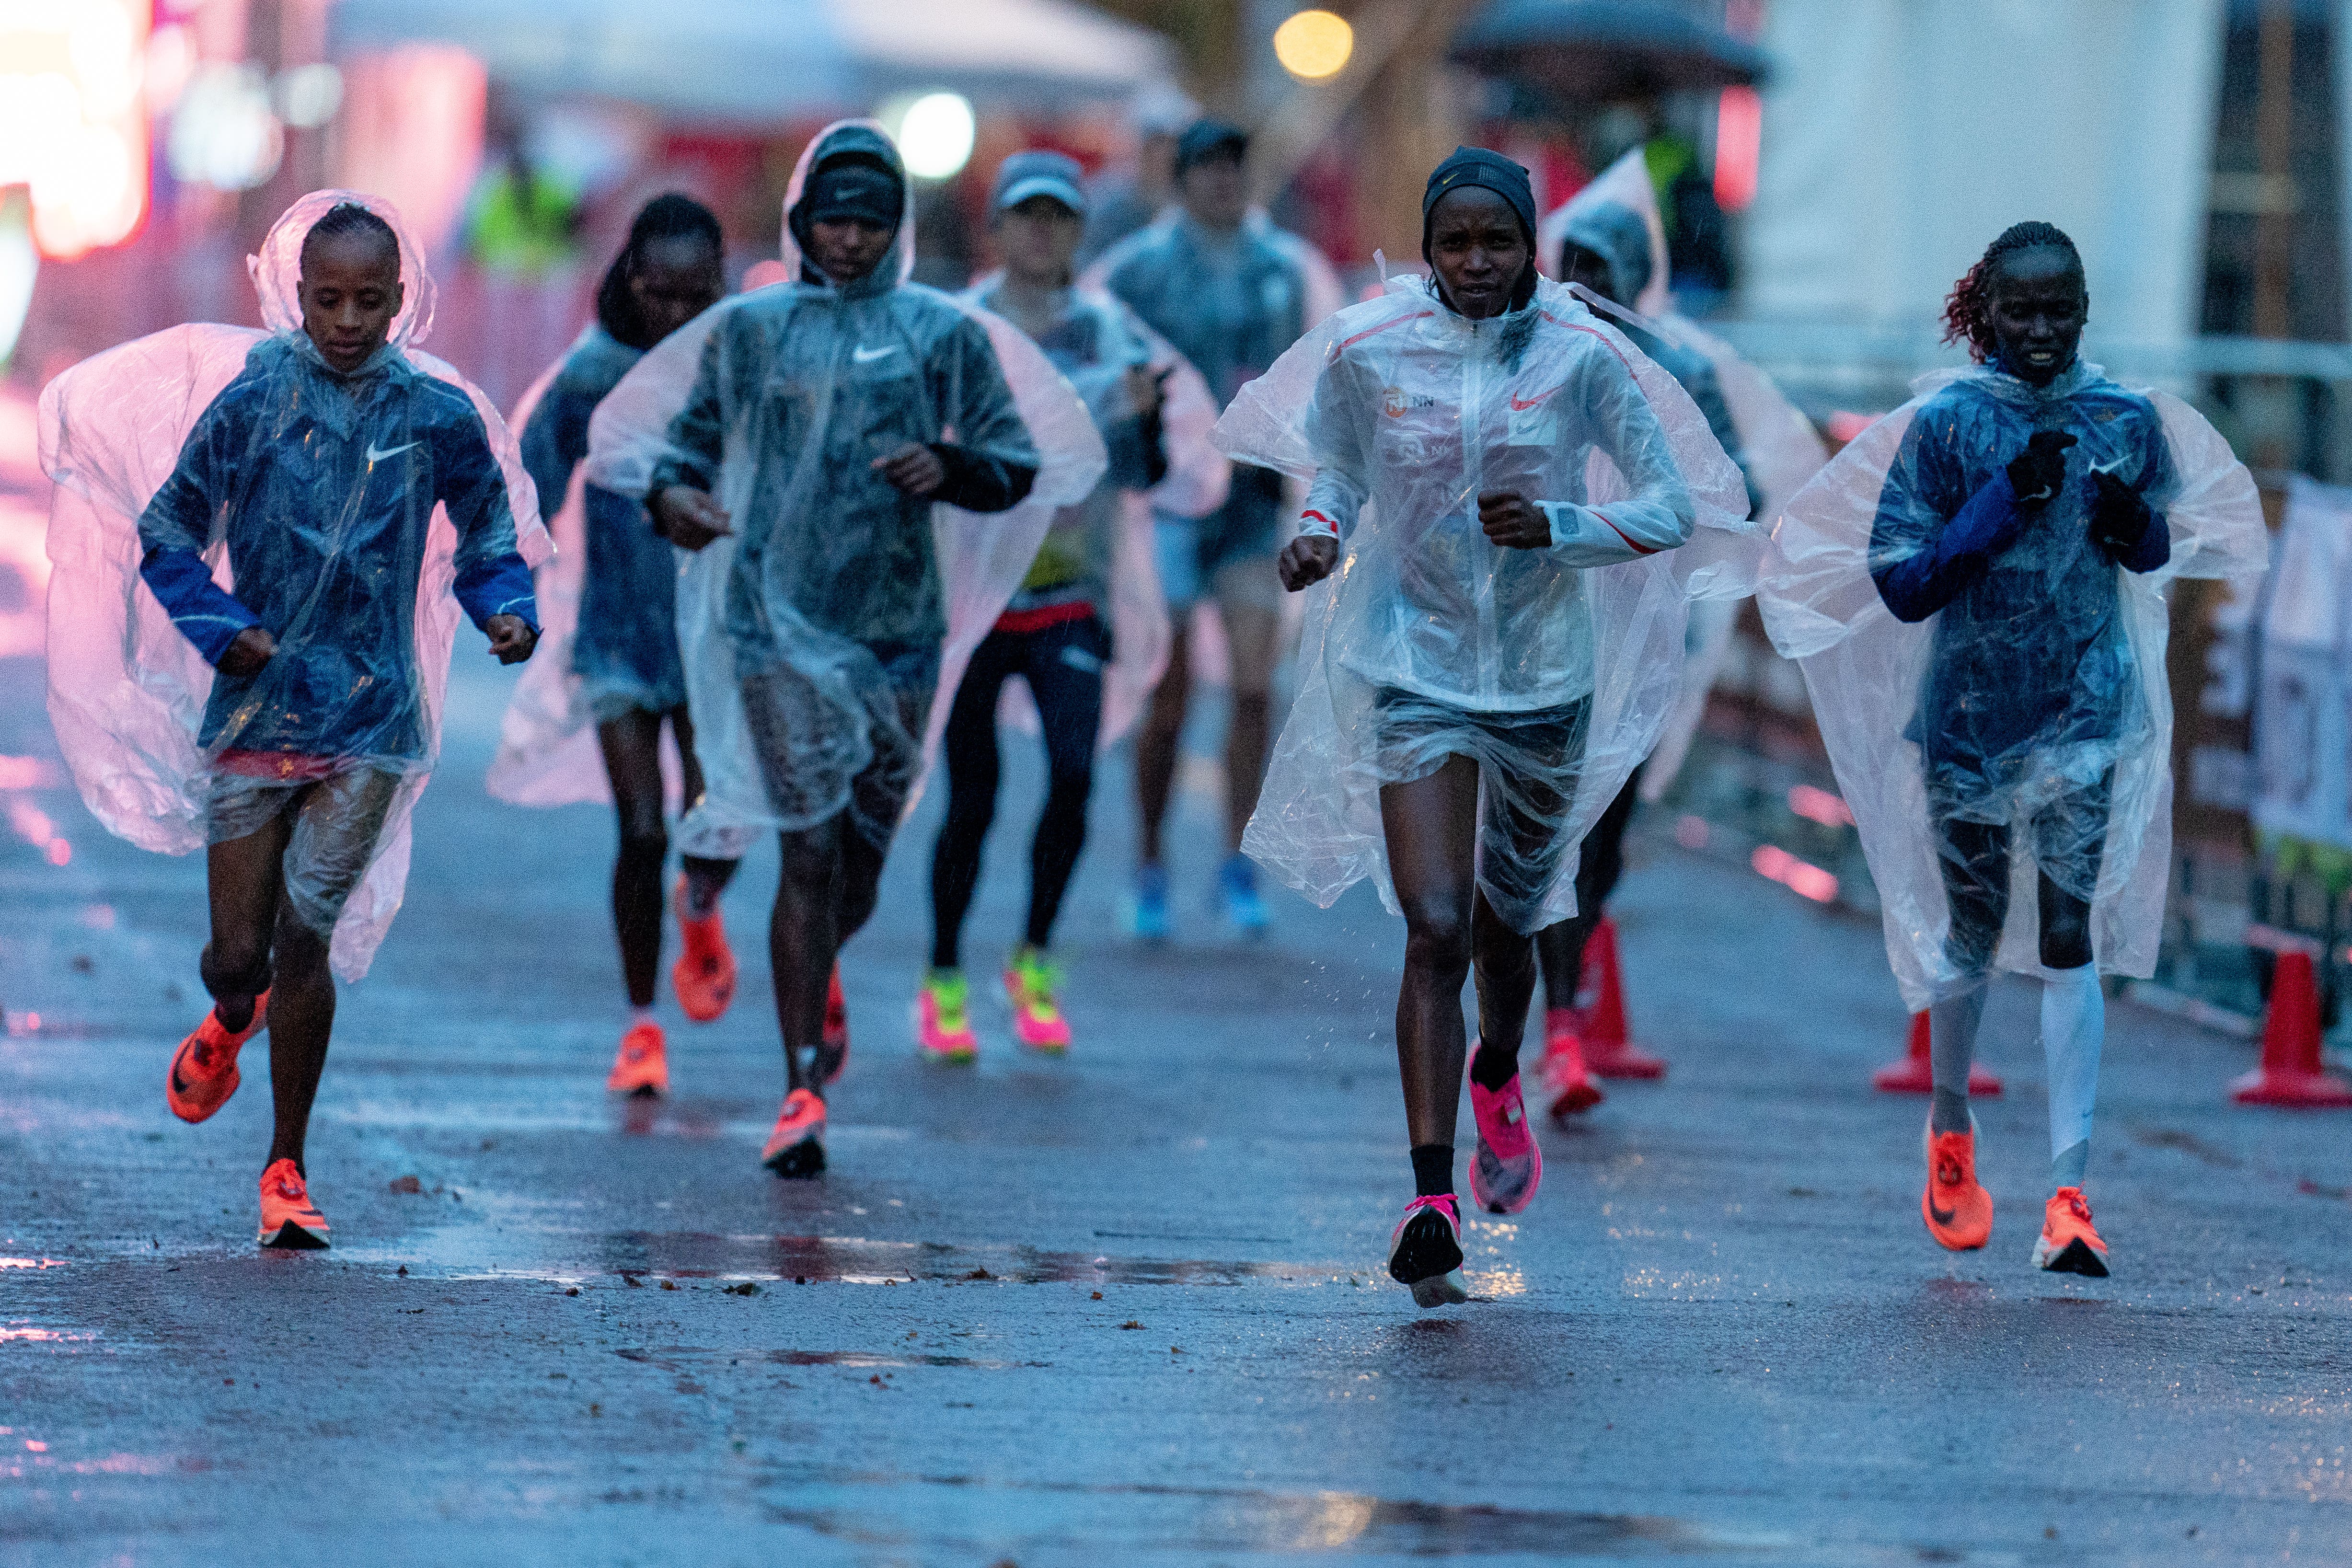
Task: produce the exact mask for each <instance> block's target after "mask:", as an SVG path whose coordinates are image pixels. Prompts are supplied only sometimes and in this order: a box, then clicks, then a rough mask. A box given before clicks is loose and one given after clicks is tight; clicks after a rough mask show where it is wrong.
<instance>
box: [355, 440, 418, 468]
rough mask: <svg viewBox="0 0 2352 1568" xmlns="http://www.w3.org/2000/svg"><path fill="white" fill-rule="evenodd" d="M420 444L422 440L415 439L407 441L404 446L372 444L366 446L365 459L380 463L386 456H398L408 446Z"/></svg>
mask: <svg viewBox="0 0 2352 1568" xmlns="http://www.w3.org/2000/svg"><path fill="white" fill-rule="evenodd" d="M421 445H423V443H422V442H417V441H411V442H408V443H407V444H406V445H404V446H399V447H375V446H373V445H371V446H370V447H368V451H367V460H368V461H369V462H371V463H381V462H383V460H384V459H385V458H397V457H398V456H400V454H402V453H403V452H405V451H407V450H408V448H409V447H415V446H421Z"/></svg>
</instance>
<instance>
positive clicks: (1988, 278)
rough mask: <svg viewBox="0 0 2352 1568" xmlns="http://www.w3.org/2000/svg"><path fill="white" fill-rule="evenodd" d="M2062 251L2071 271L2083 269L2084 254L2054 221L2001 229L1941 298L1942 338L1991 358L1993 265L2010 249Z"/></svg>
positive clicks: (1981, 360) (1981, 359)
mask: <svg viewBox="0 0 2352 1568" xmlns="http://www.w3.org/2000/svg"><path fill="white" fill-rule="evenodd" d="M2043 247H2048V248H2050V249H2053V250H2063V251H2064V252H2065V253H2066V254H2067V255H2068V256H2071V257H2073V258H2074V270H2075V271H2076V272H2077V273H2080V272H2081V271H2082V270H2083V253H2082V252H2081V251H2079V250H2077V249H2075V248H2074V241H2073V240H2071V239H2069V238H2067V237H2066V231H2065V230H2064V229H2062V228H2060V227H2059V226H2057V225H2056V224H2050V223H2041V222H2028V223H2013V224H2011V225H2010V226H2008V227H2007V228H2005V229H2003V230H2001V231H2000V238H1998V239H1996V240H1994V241H1993V242H1992V243H1991V244H1990V245H1989V246H1987V247H1985V253H1984V255H1983V256H1981V257H1979V258H1978V259H1977V264H1976V265H1975V266H1974V267H1971V268H1969V269H1968V271H1967V272H1966V273H1965V274H1963V275H1962V276H1961V278H1960V280H1959V281H1958V283H1955V284H1953V285H1952V293H1951V298H1949V299H1948V300H1945V301H1944V341H1945V342H1948V343H1957V342H1966V343H1967V344H1968V345H1969V358H1970V359H1972V360H1974V361H1976V363H1979V364H1982V363H1985V361H1987V360H1989V359H1990V358H1992V356H1993V353H1994V351H1995V350H1996V348H1997V347H1998V344H1997V343H1996V342H1994V339H1993V331H1992V274H1993V265H1994V263H1995V262H1997V261H1999V260H2000V258H2002V257H2004V256H2007V255H2009V254H2010V253H2011V252H2012V251H2018V250H2040V249H2042V248H2043Z"/></svg>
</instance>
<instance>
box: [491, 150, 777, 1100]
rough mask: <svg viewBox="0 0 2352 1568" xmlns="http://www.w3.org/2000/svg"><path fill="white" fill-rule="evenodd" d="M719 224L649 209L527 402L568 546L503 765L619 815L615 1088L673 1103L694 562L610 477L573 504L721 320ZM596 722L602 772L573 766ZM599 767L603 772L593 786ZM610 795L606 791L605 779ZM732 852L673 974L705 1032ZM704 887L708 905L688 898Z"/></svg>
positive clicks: (537, 791)
mask: <svg viewBox="0 0 2352 1568" xmlns="http://www.w3.org/2000/svg"><path fill="white" fill-rule="evenodd" d="M722 247H723V239H722V237H721V235H720V233H719V220H718V219H717V218H716V217H714V216H711V213H710V210H709V208H707V207H705V206H704V205H702V204H701V203H699V202H698V201H695V200H693V199H692V198H691V197H688V196H683V195H676V194H671V195H661V196H656V197H655V198H654V199H653V200H652V201H650V202H648V203H646V205H645V207H644V209H643V210H642V211H640V212H639V213H638V214H637V216H636V219H635V222H634V223H632V224H631V225H630V226H629V239H628V243H627V244H626V245H625V246H624V247H622V249H621V253H620V255H618V256H617V257H615V258H614V259H613V265H612V267H611V268H609V269H608V270H607V271H606V272H605V274H604V282H603V284H602V285H601V286H599V288H598V289H597V290H596V321H595V324H594V325H593V326H591V327H590V328H589V329H588V330H587V331H585V332H583V333H582V334H581V336H580V341H579V342H576V343H574V344H573V345H572V350H571V352H570V353H567V354H565V355H564V357H563V359H562V361H561V362H560V363H558V364H557V365H556V366H555V368H554V369H553V370H552V371H551V372H550V374H549V375H548V376H546V377H544V378H542V381H541V385H540V386H539V387H537V388H534V389H533V392H532V393H531V394H530V395H526V397H525V399H524V404H525V405H526V406H525V408H524V409H522V410H519V411H518V412H519V413H520V414H521V416H522V419H523V424H522V454H523V460H524V462H525V463H527V464H528V465H529V466H530V477H531V479H532V480H533V482H534V483H535V484H536V485H537V486H538V488H539V493H540V494H541V496H542V497H545V498H546V501H545V504H546V505H547V506H549V507H550V508H560V509H561V510H560V511H559V512H558V514H557V516H556V519H555V521H554V522H553V523H552V525H551V527H552V531H553V532H554V534H555V536H556V538H557V539H558V541H559V542H561V544H562V547H563V548H562V551H561V552H559V554H558V556H557V559H556V560H555V561H554V562H552V563H550V565H549V568H548V572H547V576H548V577H549V578H550V579H560V580H561V581H560V582H558V581H552V580H551V581H548V582H542V583H541V594H540V599H541V610H542V611H543V612H544V614H545V616H546V626H547V636H548V647H547V650H546V654H545V656H544V657H542V658H541V659H540V660H539V662H538V663H537V664H536V665H535V666H533V668H532V669H531V671H530V673H529V674H527V675H526V676H525V678H524V679H523V680H522V681H521V682H520V684H519V685H518V687H517V689H516V691H515V696H514V700H513V702H512V704H511V705H510V707H509V717H508V720H507V722H506V726H505V733H504V735H503V736H502V743H501V745H500V748H499V758H498V760H497V762H495V763H493V764H492V765H491V769H490V776H489V787H490V793H491V794H493V795H498V796H499V797H500V798H501V799H506V800H514V801H518V802H520V803H521V804H524V805H561V804H565V803H568V802H571V801H574V800H580V799H586V798H596V797H600V796H604V795H609V796H610V798H611V800H612V803H613V805H614V811H615V813H616V815H617V816H618V817H619V825H620V852H619V854H618V856H617V857H616V858H615V860H614V866H613V925H614V933H615V935H616V936H617V937H618V938H619V941H620V948H621V975H622V982H623V984H624V985H625V987H626V989H627V993H628V1000H629V1016H628V1020H627V1022H626V1024H625V1026H624V1027H623V1032H622V1035H621V1044H620V1048H619V1050H618V1052H617V1053H616V1054H615V1055H614V1060H613V1070H612V1072H611V1074H610V1075H609V1076H608V1077H607V1078H606V1079H605V1085H604V1086H605V1088H607V1089H611V1090H613V1091H614V1092H615V1093H636V1094H660V1093H664V1092H666V1091H667V1089H668V1088H669V1053H668V1044H667V1039H666V1038H665V1037H664V1036H663V1033H662V1026H661V1025H660V1024H659V1023H658V1022H657V1021H656V1019H655V1017H654V1014H653V1005H654V985H655V980H656V975H657V973H659V970H660V966H661V944H662V871H663V868H664V867H665V865H666V864H667V860H668V857H669V834H668V830H667V823H666V821H665V815H666V814H665V808H664V803H663V780H662V760H661V739H662V727H663V725H664V723H665V722H667V725H668V727H669V731H670V738H671V740H672V741H673V742H674V743H675V744H676V746H677V757H678V762H679V763H680V766H681V771H682V773H683V778H682V781H681V782H682V784H683V785H684V789H683V798H684V799H685V800H687V801H688V802H689V803H690V802H692V801H693V800H694V799H695V798H696V797H697V796H698V795H701V794H702V771H701V769H700V768H699V767H698V766H697V765H696V763H695V760H694V725H693V721H692V720H691V719H690V717H689V716H688V712H687V706H686V672H685V670H684V669H683V668H681V667H680V665H679V662H678V653H677V552H675V551H674V550H672V549H671V548H670V546H669V544H668V542H667V541H665V540H664V539H663V538H662V537H661V536H660V535H659V534H658V533H657V532H656V531H655V530H654V526H653V522H652V520H651V519H649V518H648V517H647V516H646V510H645V508H644V507H643V506H641V505H639V504H638V503H637V502H636V501H634V500H630V499H629V498H627V497H625V496H621V495H615V494H614V492H612V491H611V490H608V489H604V488H602V487H601V486H597V485H583V486H582V487H581V492H580V495H579V498H578V499H577V500H573V499H572V495H571V490H572V473H573V470H574V469H576V468H579V466H580V464H581V463H582V462H583V460H584V459H585V458H587V456H588V419H589V416H590V415H592V414H593V413H594V412H595V408H596V405H597V404H598V403H599V402H601V401H603V399H604V395H605V394H607V393H609V392H611V391H612V390H613V388H614V385H615V384H618V383H619V381H620V379H621V377H622V376H624V375H625V374H628V372H629V370H630V368H631V367H632V366H634V365H635V363H637V361H638V360H639V359H641V358H643V357H644V355H645V353H646V350H647V349H650V348H652V347H653V346H654V345H655V344H656V343H657V342H661V341H662V339H664V338H666V337H667V336H668V335H669V334H670V333H672V332H674V331H677V329H678V328H680V327H682V326H684V325H685V324H686V323H687V322H688V321H692V320H693V319H694V318H695V317H696V316H698V315H700V314H701V313H702V312H703V311H704V310H709V308H710V307H711V306H712V305H714V304H717V303H718V302H719V297H720V296H721V295H722V294H724V293H725V292H726V278H725V275H724V273H723V272H722V270H721V268H720V259H721V254H722ZM592 724H593V729H594V741H595V746H596V750H597V751H598V752H599V753H600V754H601V757H602V761H603V768H602V770H601V776H597V775H587V770H585V769H583V768H580V767H577V766H572V767H569V768H567V767H566V766H565V765H564V763H566V762H567V761H568V760H569V759H568V757H567V755H566V749H567V747H568V745H569V743H570V742H572V741H573V740H574V738H575V737H578V738H579V739H580V740H582V741H584V740H585V739H586V735H585V731H587V730H588V728H589V727H590V726H591V725H592ZM583 775H587V776H583ZM599 786H602V787H599ZM734 868H735V867H734V862H733V861H730V860H719V861H705V860H699V859H698V860H693V861H691V862H689V864H688V877H687V878H684V879H681V880H680V881H679V884H678V889H677V900H678V921H679V924H680V926H681V927H682V928H683V930H684V932H685V937H686V952H684V953H683V954H681V955H680V957H679V958H678V961H677V968H676V969H675V970H674V971H673V973H672V975H671V984H672V986H673V988H674V989H675V990H676V991H677V999H678V1005H679V1006H680V1007H681V1008H683V1009H684V1010H685V1012H686V1016H688V1017H689V1018H691V1019H693V1020H695V1021H696V1022H697V1023H708V1022H709V1021H710V1020H711V1019H714V1018H716V1017H718V1016H719V1015H720V1014H722V1013H724V1012H725V1011H726V1010H727V1004H728V1002H729V1001H730V999H731V998H732V996H733V994H734V989H735V955H734V953H733V952H730V950H729V948H728V946H727V936H726V931H725V929H724V927H723V926H722V924H721V922H720V919H719V907H718V900H717V892H718V889H722V888H724V887H725V886H726V884H727V879H728V878H729V877H730V876H731V875H732V874H733V872H734ZM689 889H692V890H693V892H694V893H695V895H696V896H697V897H698V900H700V901H699V903H698V904H689V903H688V892H689Z"/></svg>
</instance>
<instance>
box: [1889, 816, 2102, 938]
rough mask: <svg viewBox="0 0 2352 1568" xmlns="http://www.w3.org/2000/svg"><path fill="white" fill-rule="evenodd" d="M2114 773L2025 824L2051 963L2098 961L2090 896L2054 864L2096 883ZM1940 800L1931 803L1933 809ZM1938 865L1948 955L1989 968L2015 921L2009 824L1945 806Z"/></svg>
mask: <svg viewBox="0 0 2352 1568" xmlns="http://www.w3.org/2000/svg"><path fill="white" fill-rule="evenodd" d="M2113 778H2114V775H2113V774H2112V773H2110V774H2108V775H2106V776H2105V777H2103V778H2101V779H2100V780H2099V782H2098V783H2097V784H2092V785H2089V786H2088V787H2086V788H2084V789H2080V790H2077V791H2075V792H2074V794H2073V795H2062V796H2061V797H2059V798H2058V799H2057V800H2055V801H2053V802H2051V803H2050V804H2049V805H2045V806H2043V807H2042V809H2041V810H2039V811H2037V812H2035V813H2034V814H2033V816H2032V820H2031V821H2030V822H2028V824H2027V825H2026V832H2027V836H2028V837H2030V838H2031V839H2032V844H2033V859H2034V867H2035V883H2036V885H2035V888H2034V897H2035V907H2036V909H2037V910H2038V912H2039V913H2040V915H2041V917H2042V930H2041V939H2042V940H2041V956H2042V965H2043V967H2045V968H2049V969H2080V968H2082V967H2083V965H2084V964H2086V963H2090V962H2091V905H2090V900H2086V899H2082V898H2078V897H2076V896H2075V895H2074V894H2073V893H2071V892H2069V891H2067V890H2066V889H2064V888H2063V887H2061V886H2059V885H2058V884H2057V883H2056V882H2054V881H2053V880H2051V879H2050V868H2052V867H2053V866H2055V867H2057V868H2060V869H2061V870H2063V872H2065V873H2066V877H2067V879H2068V880H2069V881H2071V882H2074V884H2075V885H2076V886H2078V887H2080V886H2084V885H2095V883H2096V882H2097V881H2098V878H2099V862H2100V859H2101V858H2102V856H2103V854H2104V851H2105V847H2106V837H2107V806H2108V795H2109V790H2110V785H2111V781H2112V779H2113ZM1934 804H1935V803H1934V802H1933V801H1932V799H1931V801H1930V802H1929V805H1930V808H1931V809H1932V808H1933V806H1934ZM1936 836H1937V853H1936V869H1937V871H1938V872H1940V873H1941V874H1942V876H1943V881H1944V900H1945V902H1946V903H1947V904H1948V905H1949V906H1950V908H1951V917H1952V918H1951V925H1950V927H1949V928H1948V931H1946V933H1945V936H1944V956H1945V958H1946V959H1947V960H1948V962H1949V963H1950V964H1951V965H1952V967H1953V968H1954V969H1956V970H1958V971H1959V972H1960V973H1962V974H1982V973H1985V972H1987V971H1988V970H1990V968H1991V967H1992V961H1993V957H1994V954H1995V953H1996V952H1998V951H1999V949H2000V932H2001V927H2003V926H2004V925H2006V924H2007V923H2008V922H2009V826H2008V824H2006V823H1999V822H1969V821H1968V820H1966V819H1965V818H1961V817H1957V816H1945V815H1942V814H1941V813H1938V814H1937V817H1936Z"/></svg>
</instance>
